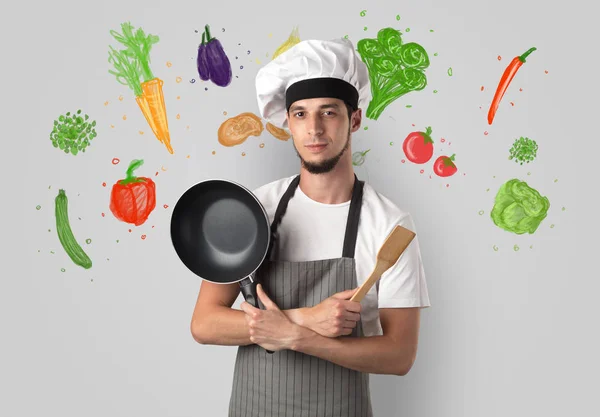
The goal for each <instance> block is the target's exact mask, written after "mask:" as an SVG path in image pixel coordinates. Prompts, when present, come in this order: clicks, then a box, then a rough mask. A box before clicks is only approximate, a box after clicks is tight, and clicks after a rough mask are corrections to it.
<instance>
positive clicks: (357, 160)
mask: <svg viewBox="0 0 600 417" xmlns="http://www.w3.org/2000/svg"><path fill="white" fill-rule="evenodd" d="M369 151H370V149H367V150H366V151H362V152H361V151H356V152H354V153H353V154H352V165H355V166H361V165H362V164H364V163H365V158H366V157H367V153H369Z"/></svg>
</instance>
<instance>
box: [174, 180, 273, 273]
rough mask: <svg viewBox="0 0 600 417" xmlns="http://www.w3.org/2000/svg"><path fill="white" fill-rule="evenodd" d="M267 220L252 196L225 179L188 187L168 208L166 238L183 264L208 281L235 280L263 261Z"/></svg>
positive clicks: (266, 237)
mask: <svg viewBox="0 0 600 417" xmlns="http://www.w3.org/2000/svg"><path fill="white" fill-rule="evenodd" d="M268 234H269V224H268V220H267V218H266V216H265V214H264V212H263V210H262V207H261V206H260V204H259V203H258V201H256V199H255V198H254V197H253V196H252V195H251V194H249V193H248V192H247V191H246V190H244V189H242V188H240V187H239V186H237V185H236V184H232V183H230V182H227V181H218V180H215V181H208V182H204V183H199V184H197V185H196V186H194V187H192V188H190V189H189V190H188V191H186V193H185V194H184V195H183V196H182V197H181V198H180V200H179V201H178V203H177V205H176V206H175V208H174V210H173V217H172V221H171V237H172V240H173V245H174V247H175V250H176V252H177V254H178V255H179V257H180V258H181V260H182V261H183V263H184V264H185V265H186V266H187V267H188V268H189V269H190V270H191V271H192V272H194V273H195V274H197V275H198V276H200V277H202V278H204V279H207V280H209V281H213V282H221V283H227V282H236V281H239V280H241V279H242V278H245V277H246V276H248V275H250V274H251V273H252V272H254V270H255V269H256V268H258V266H259V265H260V264H261V263H262V261H263V259H264V256H265V253H266V250H267V246H268V240H269V236H268Z"/></svg>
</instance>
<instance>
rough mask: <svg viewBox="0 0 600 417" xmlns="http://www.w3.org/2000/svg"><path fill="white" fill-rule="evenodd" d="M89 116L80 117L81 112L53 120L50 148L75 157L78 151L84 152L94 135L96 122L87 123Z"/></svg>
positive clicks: (69, 113)
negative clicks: (52, 147)
mask: <svg viewBox="0 0 600 417" xmlns="http://www.w3.org/2000/svg"><path fill="white" fill-rule="evenodd" d="M88 119H89V116H88V115H87V114H84V115H83V116H81V110H77V112H76V113H75V112H74V113H72V114H71V112H67V114H64V115H60V116H59V117H58V119H57V120H54V126H53V128H52V132H50V140H51V141H52V146H54V147H55V148H59V149H61V150H62V151H64V152H65V153H67V154H68V153H71V154H73V155H77V154H78V153H79V151H81V152H85V148H87V147H88V146H90V145H91V141H92V139H94V138H95V137H96V136H97V134H96V129H95V127H96V121H95V120H93V121H88Z"/></svg>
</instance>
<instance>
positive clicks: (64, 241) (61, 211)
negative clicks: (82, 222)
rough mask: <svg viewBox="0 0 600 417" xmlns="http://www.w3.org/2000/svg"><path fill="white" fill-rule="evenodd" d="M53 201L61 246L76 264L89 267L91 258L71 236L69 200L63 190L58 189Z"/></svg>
mask: <svg viewBox="0 0 600 417" xmlns="http://www.w3.org/2000/svg"><path fill="white" fill-rule="evenodd" d="M54 202H55V216H56V232H57V234H58V239H59V240H60V243H61V245H62V247H63V248H64V249H65V252H67V255H69V257H70V258H71V260H72V261H73V262H75V264H76V265H79V266H81V267H83V268H85V269H89V268H91V267H92V260H91V259H90V258H89V256H87V254H86V253H85V252H84V250H83V249H82V248H81V246H80V245H79V243H77V241H76V240H75V236H73V232H72V231H71V225H70V223H69V211H68V205H69V200H68V199H67V195H66V194H65V190H62V189H61V190H58V195H57V196H56V199H55V200H54Z"/></svg>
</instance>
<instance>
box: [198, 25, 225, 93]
mask: <svg viewBox="0 0 600 417" xmlns="http://www.w3.org/2000/svg"><path fill="white" fill-rule="evenodd" d="M196 65H197V67H198V75H200V79H201V80H203V81H208V80H211V81H212V82H213V83H214V84H216V85H218V86H219V87H226V86H228V85H229V84H230V83H231V78H232V73H231V63H230V62H229V58H228V57H227V55H226V54H225V50H224V49H223V46H222V45H221V42H220V41H219V40H218V39H217V38H213V37H211V36H210V27H209V26H208V25H206V26H204V33H202V43H201V44H200V46H198V57H197V58H196Z"/></svg>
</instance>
